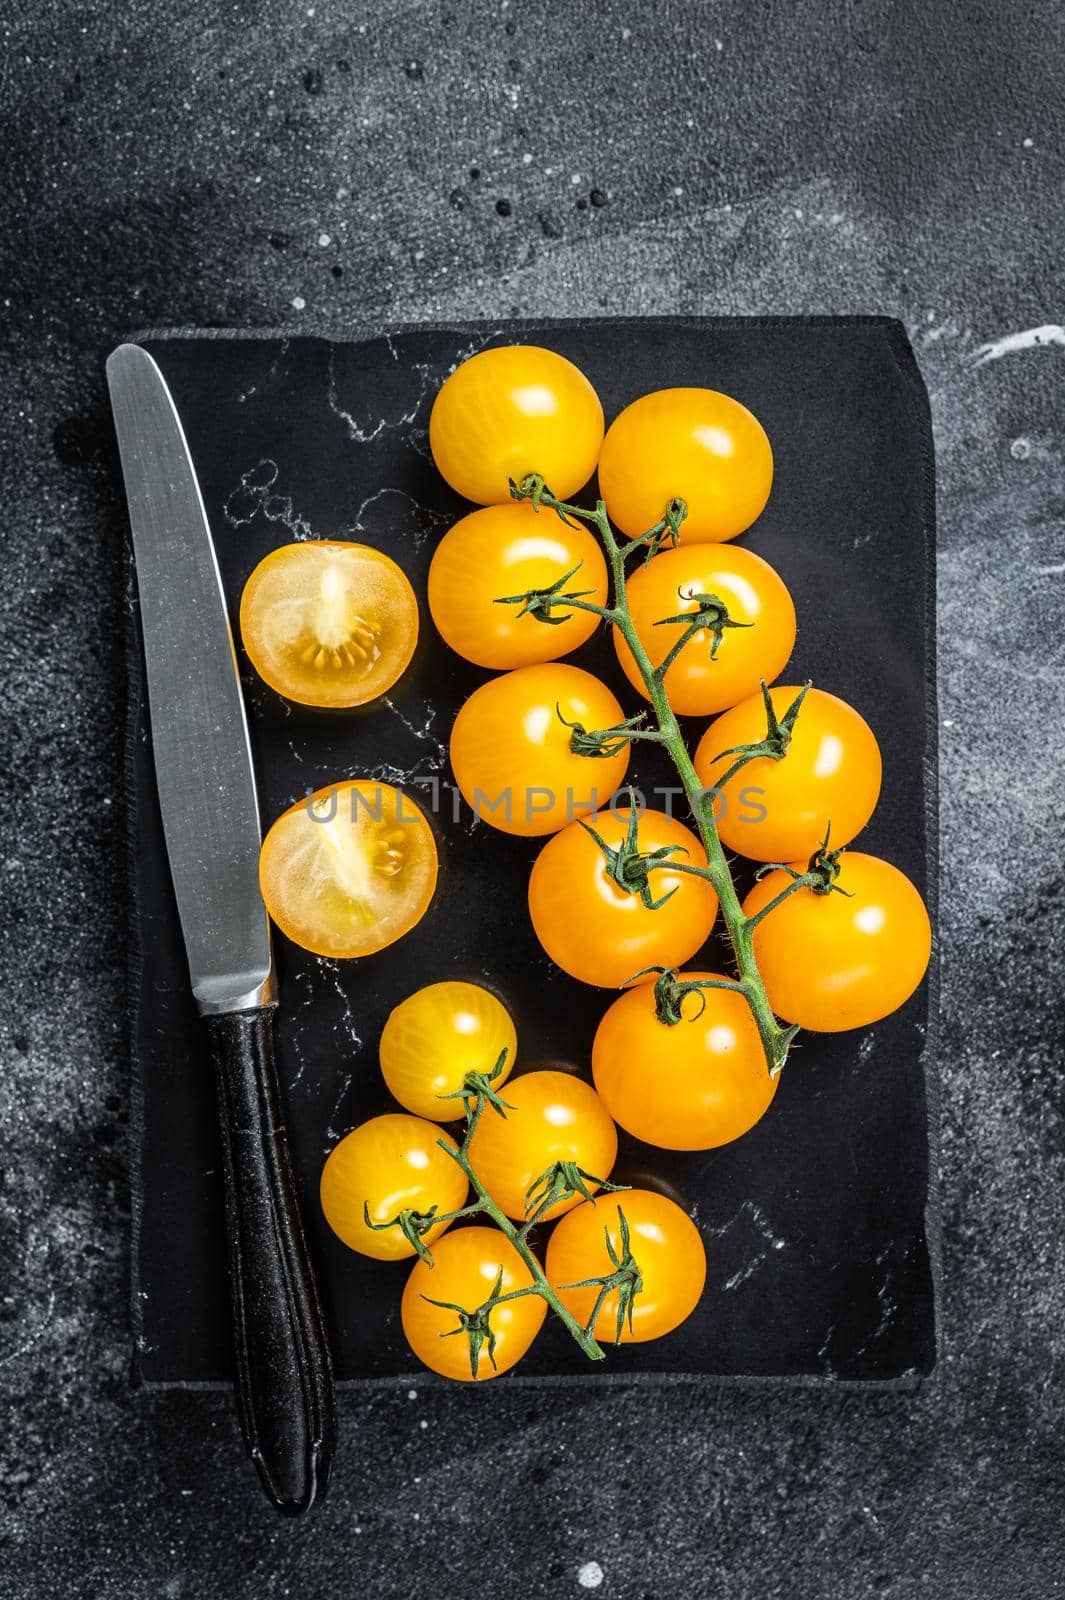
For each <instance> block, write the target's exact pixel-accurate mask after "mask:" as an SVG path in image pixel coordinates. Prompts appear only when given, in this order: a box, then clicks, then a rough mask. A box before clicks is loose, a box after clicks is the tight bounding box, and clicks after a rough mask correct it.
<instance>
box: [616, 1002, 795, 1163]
mask: <svg viewBox="0 0 1065 1600" xmlns="http://www.w3.org/2000/svg"><path fill="white" fill-rule="evenodd" d="M708 977H720V974H715V973H707V972H682V973H681V974H680V979H681V981H687V980H690V979H694V978H708ZM704 1002H705V1004H704ZM680 1010H681V1019H680V1021H679V1022H675V1023H673V1024H669V1023H666V1022H660V1021H659V1019H658V1016H657V1013H656V1009H655V995H654V985H653V984H650V983H640V984H637V985H635V987H633V988H631V989H626V990H625V992H624V993H623V994H620V995H619V996H618V998H617V999H616V1000H615V1001H614V1004H613V1005H612V1006H611V1007H610V1010H609V1011H608V1012H607V1013H606V1015H605V1016H604V1018H603V1020H602V1022H601V1023H600V1024H599V1027H598V1030H597V1032H596V1035H595V1041H594V1043H593V1045H592V1076H593V1078H594V1079H595V1087H596V1089H597V1090H598V1091H599V1095H600V1098H601V1099H602V1101H603V1104H604V1105H605V1106H606V1108H607V1110H608V1111H609V1112H610V1115H611V1116H612V1117H613V1118H614V1119H615V1121H617V1122H618V1123H620V1124H621V1126H622V1127H623V1128H625V1129H626V1130H627V1131H628V1132H629V1133H631V1134H634V1135H635V1136H636V1138H637V1139H642V1140H643V1141H644V1143H645V1144H654V1145H659V1146H661V1147H662V1148H663V1149H664V1150H712V1149H714V1148H716V1147H717V1146H718V1145H722V1144H730V1143H731V1142H732V1140H733V1139H738V1138H739V1137H740V1136H741V1134H744V1133H746V1132H747V1131H748V1129H750V1128H753V1127H754V1125H755V1123H756V1122H757V1121H758V1120H759V1118H760V1117H762V1116H763V1115H764V1114H765V1112H766V1111H767V1110H768V1108H769V1105H770V1102H771V1101H772V1099H773V1096H774V1095H775V1094H776V1089H777V1079H776V1078H775V1077H773V1076H771V1074H770V1071H769V1067H768V1066H767V1064H766V1058H765V1051H764V1049H763V1048H762V1041H761V1038H760V1036H759V1033H758V1028H757V1026H756V1025H755V1021H754V1018H753V1016H752V1015H751V1009H750V1007H749V1006H748V1004H747V1002H746V1000H745V999H744V998H743V996H742V995H741V994H739V993H737V992H736V991H735V990H734V989H704V990H701V991H698V992H692V993H689V994H687V995H685V996H684V998H683V1000H682V1001H681V1003H680Z"/></svg>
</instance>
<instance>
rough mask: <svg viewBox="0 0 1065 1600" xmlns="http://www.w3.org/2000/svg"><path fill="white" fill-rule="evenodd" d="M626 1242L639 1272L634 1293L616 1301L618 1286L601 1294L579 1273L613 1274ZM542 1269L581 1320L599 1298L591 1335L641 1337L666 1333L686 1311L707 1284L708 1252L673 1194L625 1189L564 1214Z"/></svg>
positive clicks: (624, 1339) (625, 1340)
mask: <svg viewBox="0 0 1065 1600" xmlns="http://www.w3.org/2000/svg"><path fill="white" fill-rule="evenodd" d="M623 1222H624V1226H623ZM626 1236H627V1238H626ZM608 1240H609V1247H608V1243H607V1241H608ZM626 1244H627V1247H628V1253H629V1255H630V1256H631V1259H632V1261H633V1262H634V1263H635V1265H636V1267H637V1269H638V1271H639V1278H640V1288H639V1292H638V1293H637V1294H635V1295H633V1296H631V1297H630V1298H629V1300H628V1302H627V1303H624V1302H622V1303H620V1304H619V1301H620V1298H621V1297H620V1296H619V1293H618V1291H617V1290H616V1289H614V1290H610V1291H609V1292H608V1293H607V1294H605V1295H604V1296H603V1297H602V1299H600V1291H599V1289H598V1288H595V1287H594V1286H589V1285H584V1280H585V1279H588V1278H602V1277H605V1276H607V1275H608V1274H611V1273H612V1272H613V1271H614V1270H615V1269H616V1263H617V1262H618V1261H620V1260H624V1257H625V1247H626ZM611 1252H613V1254H611ZM544 1270H545V1272H546V1274H547V1280H548V1282H549V1283H550V1284H551V1287H552V1288H553V1289H554V1290H555V1292H556V1294H557V1295H558V1297H559V1299H560V1300H561V1301H562V1303H563V1305H564V1306H565V1307H566V1309H567V1310H568V1311H570V1312H572V1314H573V1315H574V1316H575V1317H576V1318H577V1320H578V1322H580V1324H581V1325H582V1327H583V1326H585V1325H586V1324H587V1322H588V1319H589V1317H590V1316H591V1315H592V1313H593V1312H594V1311H595V1308H596V1304H597V1302H598V1304H599V1311H598V1314H597V1316H596V1322H595V1330H596V1337H597V1338H599V1339H600V1340H604V1341H605V1340H607V1339H614V1340H615V1341H616V1342H617V1343H620V1344H643V1343H645V1342H646V1341H647V1340H649V1339H660V1338H662V1336H663V1334H667V1333H672V1332H673V1330H674V1328H678V1327H679V1326H680V1324H681V1323H682V1322H683V1321H684V1320H685V1319H686V1318H687V1317H689V1316H691V1313H692V1312H693V1311H694V1310H695V1307H696V1306H697V1305H698V1304H699V1300H700V1298H701V1296H702V1292H703V1288H704V1286H705V1284H706V1251H705V1249H704V1247H703V1241H702V1237H701V1235H700V1233H699V1230H698V1228H697V1227H696V1226H695V1223H694V1222H693V1221H692V1219H691V1218H690V1217H689V1216H688V1215H687V1213H686V1212H684V1211H682V1210H681V1208H680V1206H678V1205H677V1204H676V1202H675V1201H673V1200H669V1199H667V1198H666V1196H665V1195H661V1194H656V1193H655V1192H654V1190H652V1189H626V1190H624V1191H623V1192H622V1193H620V1194H612V1195H607V1196H606V1197H605V1198H603V1197H601V1198H600V1199H598V1200H595V1201H585V1202H584V1204H583V1205H580V1206H578V1207H577V1209H576V1210H575V1211H571V1212H570V1213H569V1215H568V1216H565V1217H563V1218H562V1220H561V1222H560V1223H559V1224H558V1226H557V1227H556V1228H555V1230H554V1232H553V1233H552V1235H551V1239H550V1242H549V1244H548V1246H547V1257H546V1260H545V1264H544ZM582 1285H583V1286H582ZM619 1312H620V1317H619Z"/></svg>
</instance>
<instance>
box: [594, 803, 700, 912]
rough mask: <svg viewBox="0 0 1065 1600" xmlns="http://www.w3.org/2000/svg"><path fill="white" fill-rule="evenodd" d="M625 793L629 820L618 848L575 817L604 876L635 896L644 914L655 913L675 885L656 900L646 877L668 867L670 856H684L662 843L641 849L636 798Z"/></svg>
mask: <svg viewBox="0 0 1065 1600" xmlns="http://www.w3.org/2000/svg"><path fill="white" fill-rule="evenodd" d="M628 794H629V821H628V826H627V828H626V830H625V837H624V839H623V840H622V842H621V844H620V845H609V844H607V842H606V840H605V839H604V838H603V836H602V834H601V833H597V832H596V830H595V829H594V828H593V827H592V825H591V824H590V823H588V822H585V821H584V820H583V819H582V818H580V817H578V819H577V820H578V822H580V825H581V827H582V828H583V829H584V831H585V833H587V834H590V835H591V837H592V838H593V839H594V840H595V842H596V844H597V845H598V846H599V849H600V850H601V851H602V854H603V860H604V861H605V863H606V870H607V876H608V877H609V878H610V879H611V880H612V881H613V882H614V883H616V884H617V886H618V888H619V889H624V890H625V891H626V893H627V894H637V895H639V897H640V900H641V903H642V904H643V905H644V906H646V908H647V910H648V911H657V910H659V908H660V907H661V906H664V905H665V903H666V901H667V900H669V899H670V898H671V897H672V896H673V895H675V894H676V892H677V888H678V887H679V885H675V886H674V887H673V888H672V889H670V890H669V891H668V892H667V893H666V894H664V895H662V896H661V897H660V898H659V899H658V900H656V899H655V898H654V896H653V894H652V892H651V881H650V874H651V873H652V872H653V871H654V870H655V868H656V867H665V866H667V865H668V864H669V858H670V856H675V855H677V854H678V853H679V854H681V855H687V854H688V852H687V850H686V849H685V848H684V846H683V845H678V844H664V845H660V846H659V848H658V849H657V850H641V849H640V845H639V839H638V836H637V835H638V827H639V810H638V808H637V805H636V797H635V795H634V794H633V792H632V790H631V789H630V790H629V791H628Z"/></svg>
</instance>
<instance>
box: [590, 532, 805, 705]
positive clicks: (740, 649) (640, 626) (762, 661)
mask: <svg viewBox="0 0 1065 1600" xmlns="http://www.w3.org/2000/svg"><path fill="white" fill-rule="evenodd" d="M627 588H628V597H629V611H630V614H631V616H632V621H633V624H634V626H635V628H636V635H637V637H638V639H639V641H640V643H641V644H642V645H643V647H644V649H645V650H646V652H647V654H648V655H649V657H650V658H651V665H652V666H653V667H658V666H661V664H662V662H663V661H664V660H665V658H666V656H667V655H668V654H669V652H670V651H671V650H672V649H673V648H674V646H675V645H676V644H677V642H678V641H679V640H680V639H681V638H682V637H683V635H684V632H685V630H686V628H687V627H688V626H689V625H690V619H691V618H692V617H693V616H695V615H696V614H698V612H699V610H700V603H699V600H698V599H697V598H696V597H697V596H699V595H706V596H712V597H713V598H714V599H715V600H720V601H722V602H723V603H724V606H725V608H726V610H727V612H728V618H729V620H730V621H732V622H735V623H738V624H742V626H738V627H734V628H730V627H725V628H723V629H722V631H721V634H720V636H719V639H718V641H717V643H716V646H715V636H714V634H713V633H712V632H711V631H709V630H708V629H706V628H702V629H700V630H699V632H698V633H696V634H694V635H693V637H692V638H690V639H689V640H688V642H687V644H686V645H685V646H684V648H683V649H682V650H681V651H680V653H679V655H678V656H677V657H676V659H675V660H674V661H673V663H672V665H671V666H670V667H669V670H668V671H667V673H666V676H665V687H666V693H667V694H668V696H669V702H670V705H671V706H672V707H673V709H674V711H676V712H677V713H678V715H679V716H690V717H697V716H709V715H710V714H711V713H712V712H715V711H723V710H724V709H725V707H726V706H732V705H735V704H736V701H737V700H743V699H745V698H746V696H747V695H750V694H754V693H755V692H756V690H757V689H758V685H759V682H760V681H761V680H762V679H764V680H765V681H766V683H772V681H773V679H774V678H775V677H776V676H777V674H778V673H779V672H780V671H781V670H782V668H783V667H784V665H785V663H786V661H787V659H788V657H789V656H790V655H791V652H792V648H793V646H794V644H795V607H794V605H793V604H792V599H791V595H790V594H789V593H788V591H787V589H786V588H785V586H784V582H783V580H782V579H781V578H780V577H778V575H777V574H776V572H775V571H774V570H773V568H772V567H771V566H770V565H769V563H768V562H767V561H763V560H762V558H761V556H756V555H755V554H754V552H753V551H751V550H743V549H740V548H738V547H737V546H735V545H728V546H723V545H708V544H693V545H683V544H682V545H681V546H680V548H679V549H676V550H664V551H663V552H662V554H661V555H658V556H655V557H654V559H653V560H652V561H649V562H648V563H647V565H646V566H643V567H639V568H637V570H636V571H635V572H634V573H633V575H632V577H631V578H630V579H629V581H628V585H627ZM704 614H705V615H707V616H710V615H716V614H717V613H711V612H704ZM667 617H683V618H685V619H686V620H684V621H682V622H664V620H663V619H665V618H667ZM614 646H615V648H616V650H617V653H618V660H619V661H620V662H621V666H622V668H623V670H624V672H625V676H626V677H627V678H628V680H629V682H630V683H631V684H632V685H633V687H634V688H636V689H638V690H639V691H640V693H641V694H642V695H644V697H645V698H649V696H648V695H647V690H646V688H645V686H644V681H643V678H642V676H641V674H640V669H639V667H638V666H637V665H636V661H635V659H634V657H633V654H632V651H631V650H630V649H629V647H628V645H627V644H626V642H625V640H624V639H623V638H622V636H621V633H620V631H619V630H618V629H617V628H616V627H615V629H614Z"/></svg>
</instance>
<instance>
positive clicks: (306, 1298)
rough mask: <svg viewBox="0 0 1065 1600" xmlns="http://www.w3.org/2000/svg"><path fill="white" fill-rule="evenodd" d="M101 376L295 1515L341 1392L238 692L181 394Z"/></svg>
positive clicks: (168, 830) (241, 1322) (258, 1336)
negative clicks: (305, 1207)
mask: <svg viewBox="0 0 1065 1600" xmlns="http://www.w3.org/2000/svg"><path fill="white" fill-rule="evenodd" d="M107 381H108V387H109V390H110V395H111V407H112V411H113V413H114V418H115V428H116V432H117V435H118V443H119V455H120V458H121V462H122V474H123V478H124V480H125V485H126V498H127V500H128V503H129V516H130V527H131V531H132V536H133V554H134V562H135V567H136V573H137V589H138V595H139V600H140V621H141V632H142V636H143V644H144V657H145V672H146V678H147V684H148V709H149V716H150V722H151V737H152V753H153V757H154V762H155V773H156V781H157V785H158V790H159V804H160V810H161V813H162V819H163V833H164V837H165V840H166V850H167V857H168V859H169V863H170V872H171V877H172V879H173V884H174V894H175V898H176V901H177V907H178V914H179V917H180V921H181V929H182V934H183V936H184V941H185V950H186V953H187V956H188V963H189V978H190V983H191V987H192V993H193V996H194V999H195V1001H196V1005H197V1007H198V1009H199V1011H200V1014H201V1016H202V1017H203V1018H204V1026H205V1029H206V1032H207V1043H208V1051H209V1055H210V1059H211V1062H212V1066H213V1069H214V1073H215V1079H216V1086H217V1094H218V1107H219V1126H220V1132H221V1139H222V1156H223V1161H222V1166H223V1178H224V1188H225V1215H226V1233H227V1245H228V1260H229V1276H230V1298H231V1304H232V1312H233V1333H234V1356H235V1387H236V1397H237V1409H238V1414H239V1416H240V1422H241V1429H242V1432H243V1435H244V1441H245V1445H246V1447H247V1449H248V1453H249V1454H250V1456H251V1457H252V1460H253V1461H254V1463H255V1465H256V1467H257V1469H258V1472H259V1476H260V1479H261V1481H262V1484H263V1488H264V1490H265V1492H266V1494H267V1496H268V1498H269V1499H270V1500H271V1501H272V1503H273V1504H274V1505H275V1506H276V1507H277V1508H278V1509H279V1510H282V1511H286V1512H289V1513H298V1512H301V1511H305V1510H307V1509H309V1507H310V1506H311V1505H312V1504H314V1502H315V1501H316V1500H317V1499H319V1498H321V1495H322V1494H323V1493H324V1491H325V1488H326V1485H327V1483H328V1479H329V1471H330V1467H331V1464H332V1456H333V1449H334V1443H335V1399H334V1388H333V1377H332V1364H331V1359H330V1354H329V1346H328V1341H327V1339H326V1334H325V1328H324V1323H323V1319H322V1313H321V1308H320V1305H319V1301H318V1294H317V1289H316V1286H315V1282H314V1275H313V1271H312V1269H311V1264H310V1258H309V1255H308V1252H307V1246H306V1241H305V1239H304V1236H303V1230H302V1226H301V1223H300V1218H299V1209H298V1204H297V1200H296V1193H295V1187H294V1185H293V1181H292V1174H291V1168H290V1165H289V1159H288V1151H287V1146H286V1141H285V1133H284V1124H283V1119H282V1114H281V1103H280V1093H279V1089H278V1082H277V1072H276V1067H275V1064H274V1057H273V1044H272V1034H273V1016H274V1011H275V1007H276V996H275V985H274V969H273V958H272V954H271V947H270V930H269V924H268V921H267V916H266V910H265V907H264V905H263V901H262V895H261V893H260V890H259V877H258V862H259V846H260V832H259V807H258V799H257V796H256V789H255V772H254V766H253V762H252V754H251V744H250V740H249V736H248V724H247V718H246V716H245V711H244V700H243V695H242V693H241V688H240V679H239V676H238V671H237V661H236V654H235V651H234V647H233V638H232V634H231V632H230V627H229V619H228V613H227V609H226V602H225V595H224V591H223V588H222V580H221V575H220V572H219V568H218V561H217V557H216V554H215V549H214V543H213V540H212V538H211V531H210V526H209V523H208V520H207V514H206V510H205V508H204V503H203V497H202V495H201V493H200V486H199V482H198V480H197V477H196V471H195V467H194V465H193V462H192V457H191V455H190V453H189V448H188V444H187V442H186V438H185V432H184V429H183V427H182V424H181V419H180V417H179V415H178V412H177V408H176V406H175V405H174V401H173V398H172V396H171V394H170V390H169V388H168V386H167V384H166V381H165V379H164V377H163V374H162V372H161V371H160V370H159V367H158V365H157V364H156V362H155V361H154V359H153V358H152V356H151V355H150V354H149V353H148V352H147V351H146V350H144V349H143V348H142V347H141V346H139V345H136V344H123V345H120V346H119V347H118V348H117V349H116V350H115V351H114V352H113V353H112V354H111V356H110V357H109V359H108V362H107Z"/></svg>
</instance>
